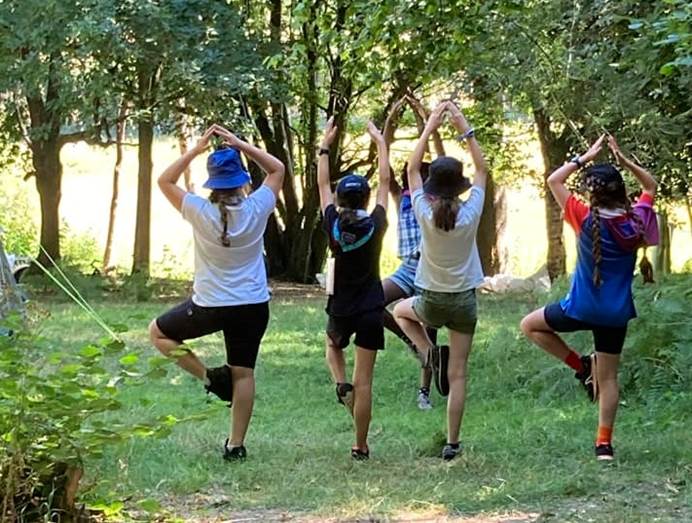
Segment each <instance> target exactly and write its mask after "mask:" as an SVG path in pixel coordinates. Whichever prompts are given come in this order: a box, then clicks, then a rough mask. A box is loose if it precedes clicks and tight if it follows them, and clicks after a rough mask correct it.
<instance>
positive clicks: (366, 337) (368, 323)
mask: <svg viewBox="0 0 692 523" xmlns="http://www.w3.org/2000/svg"><path fill="white" fill-rule="evenodd" d="M328 318H329V319H328V320H327V336H329V338H330V339H331V340H332V343H334V345H336V346H337V347H338V348H340V349H345V348H346V347H348V344H349V343H350V341H351V336H352V335H353V334H354V333H355V335H356V338H355V340H354V343H355V344H356V346H358V347H362V348H364V349H369V350H384V310H383V309H376V310H372V311H367V312H362V313H360V314H354V315H352V316H332V315H331V314H330V315H329V317H328Z"/></svg>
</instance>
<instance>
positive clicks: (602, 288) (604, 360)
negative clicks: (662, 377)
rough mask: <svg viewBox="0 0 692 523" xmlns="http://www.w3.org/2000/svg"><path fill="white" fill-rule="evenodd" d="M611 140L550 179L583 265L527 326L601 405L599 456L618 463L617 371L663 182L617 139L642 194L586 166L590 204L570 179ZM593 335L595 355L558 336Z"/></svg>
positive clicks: (608, 170)
mask: <svg viewBox="0 0 692 523" xmlns="http://www.w3.org/2000/svg"><path fill="white" fill-rule="evenodd" d="M604 140H605V135H604V136H601V137H600V138H599V139H598V140H597V141H596V142H595V143H594V144H593V145H592V146H591V148H590V149H589V150H588V151H587V152H586V153H585V154H583V155H581V156H577V157H575V158H574V159H572V160H571V161H570V162H569V163H567V164H565V165H563V166H562V167H560V168H559V169H557V170H556V171H555V172H553V173H552V174H551V175H550V177H549V178H548V186H549V187H550V190H551V192H552V194H553V196H554V198H555V200H556V201H557V202H558V204H559V205H560V207H561V208H562V209H563V211H564V217H565V221H566V222H567V223H568V224H570V226H571V227H572V228H573V229H574V231H575V233H576V235H577V266H576V269H575V272H574V275H573V277H572V282H571V286H570V290H569V293H568V294H567V296H565V297H564V298H563V299H562V300H560V301H559V302H557V303H552V304H550V305H546V306H545V307H542V308H540V309H538V310H536V311H534V312H532V313H530V314H529V315H527V316H526V317H525V318H524V319H523V320H522V321H521V329H522V331H523V332H524V334H526V336H527V337H528V338H529V339H531V341H533V342H534V343H535V344H536V345H538V346H539V347H541V348H542V349H543V350H545V351H546V352H548V353H549V354H552V355H553V356H555V357H557V358H559V359H561V360H562V361H564V362H565V363H566V364H567V365H568V366H569V367H571V368H572V369H574V370H575V371H576V374H575V377H576V378H577V379H578V380H579V381H580V382H581V383H582V385H583V386H584V388H585V389H586V391H587V394H588V395H589V397H590V399H591V400H592V401H598V406H599V421H598V432H597V435H596V446H595V452H596V457H597V459H599V460H612V459H613V447H612V442H611V441H612V432H613V424H614V422H615V414H616V412H617V407H618V400H619V391H618V382H617V372H618V366H619V362H620V354H621V352H622V348H623V345H624V341H625V336H626V334H627V324H628V322H629V321H630V320H631V319H632V318H634V317H636V311H635V308H634V301H633V299H632V279H633V276H634V267H635V262H636V258H637V249H638V248H639V247H642V246H645V245H655V244H656V243H658V228H657V224H656V214H655V212H654V210H653V201H654V195H655V193H656V181H655V180H654V178H653V176H651V174H649V172H647V171H646V170H645V169H643V168H642V167H640V166H639V165H637V164H636V163H634V162H632V161H631V160H629V159H628V158H626V157H625V156H624V155H623V154H622V152H621V151H620V148H619V146H618V144H617V142H616V141H615V139H614V138H613V137H612V136H609V137H608V145H609V147H610V149H611V151H612V153H613V154H614V156H615V159H616V160H617V162H618V164H620V165H624V167H625V168H627V169H628V170H629V171H630V172H631V173H632V174H633V175H634V176H635V178H636V179H637V180H638V181H639V183H640V185H641V187H642V193H641V196H640V197H639V199H638V201H637V203H636V204H635V205H634V206H632V205H631V204H630V200H629V198H628V196H627V191H626V187H625V182H624V180H623V178H622V175H621V174H620V172H619V171H618V169H617V168H616V167H615V166H614V165H611V164H596V165H591V166H590V167H588V168H586V169H585V170H584V173H583V182H584V185H585V187H586V189H587V191H588V195H589V198H590V202H589V203H590V205H586V204H585V203H583V202H581V201H580V200H579V199H577V197H576V196H575V195H574V194H572V193H571V192H570V191H569V190H568V189H567V187H566V186H565V183H566V181H567V178H568V177H569V176H570V175H571V174H572V173H574V172H576V171H577V170H579V169H581V168H582V167H583V166H584V164H586V163H589V162H591V161H592V160H594V159H595V158H596V156H597V155H598V153H599V152H600V150H601V148H602V145H603V141H604ZM650 267H651V266H650V264H649V263H648V260H646V257H644V258H643V259H642V263H641V264H640V270H641V272H642V275H643V276H644V277H645V281H647V280H648V281H652V280H651V274H650ZM582 330H590V331H591V332H592V334H593V339H594V346H595V354H592V355H590V356H582V355H580V354H579V353H577V352H575V351H574V350H572V349H571V348H570V347H569V346H568V345H567V344H566V343H565V341H564V340H563V339H562V338H561V337H560V336H559V335H558V334H557V333H558V332H574V331H582Z"/></svg>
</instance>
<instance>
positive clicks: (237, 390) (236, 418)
mask: <svg viewBox="0 0 692 523" xmlns="http://www.w3.org/2000/svg"><path fill="white" fill-rule="evenodd" d="M231 375H232V376H233V412H232V423H231V433H230V436H229V438H228V439H229V446H230V447H239V446H240V445H242V444H243V442H244V441H245V434H246V433H247V429H248V425H250V418H251V417H252V407H253V405H254V403H255V372H254V370H253V369H249V368H247V367H233V366H232V367H231Z"/></svg>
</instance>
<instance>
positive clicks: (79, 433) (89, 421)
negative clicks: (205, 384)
mask: <svg viewBox="0 0 692 523" xmlns="http://www.w3.org/2000/svg"><path fill="white" fill-rule="evenodd" d="M35 312H36V311H35ZM42 316H44V314H39V315H38V319H39V320H40V319H44V318H42ZM2 326H3V327H6V328H7V327H9V328H11V329H12V330H13V331H14V334H13V335H12V336H11V337H8V336H6V335H2V336H0V398H2V401H0V471H1V472H2V478H3V481H2V484H1V486H0V497H1V498H2V501H3V503H6V504H4V505H3V506H4V507H7V508H8V510H10V511H11V512H10V513H14V514H19V513H22V514H24V517H35V516H37V515H46V517H48V518H49V517H51V516H50V514H52V513H53V510H57V511H61V510H70V509H72V508H73V507H69V506H66V505H63V504H62V503H65V501H64V499H63V496H64V495H65V493H64V492H63V489H67V487H65V486H64V485H63V486H58V485H59V481H58V478H59V477H62V476H63V475H65V474H66V471H75V470H82V469H83V467H84V465H85V462H89V461H90V460H93V459H95V458H98V457H99V456H102V455H103V453H104V451H105V450H106V449H107V446H108V445H113V444H115V443H117V442H124V441H128V440H129V439H131V438H133V437H152V436H156V437H162V436H166V435H168V434H170V432H171V428H172V427H173V426H174V425H175V424H176V423H177V422H178V421H181V420H182V419H183V418H181V419H178V418H175V417H173V416H170V415H161V416H154V417H151V416H147V417H148V418H149V419H148V420H147V421H145V422H140V421H136V420H135V419H127V418H120V419H117V420H116V419H105V418H104V416H105V415H106V414H107V413H110V414H112V413H114V412H117V411H119V410H120V409H121V408H122V406H123V405H122V402H121V399H120V398H121V390H122V389H123V387H124V386H128V387H133V386H135V385H137V384H138V383H139V384H141V383H143V382H147V383H150V382H151V380H152V379H156V378H160V377H161V376H165V374H166V370H165V367H164V365H165V364H166V363H168V361H169V360H166V359H165V358H156V359H152V360H151V361H150V362H149V363H147V362H146V361H143V360H142V358H141V357H140V356H139V355H138V354H136V353H135V352H133V351H131V350H130V349H128V348H127V347H126V345H125V343H124V342H123V341H121V340H119V339H108V338H104V339H101V340H99V341H97V342H92V343H86V344H84V345H82V346H79V347H75V346H68V345H66V344H63V343H60V342H59V340H58V342H57V343H55V342H54V341H49V340H47V339H44V338H43V337H42V336H41V335H40V334H36V333H35V332H36V329H35V328H27V326H25V325H22V324H21V323H20V322H19V321H18V320H16V319H10V320H7V321H6V322H4V323H3V325H2ZM112 328H113V329H114V330H116V331H118V332H123V331H126V330H127V327H126V326H125V325H122V324H117V325H113V326H112ZM195 419H197V418H195ZM80 475H81V474H80ZM59 500H62V501H59ZM53 502H55V504H56V505H53V504H52V503H53Z"/></svg>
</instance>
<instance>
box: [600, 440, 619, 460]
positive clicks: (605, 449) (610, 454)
mask: <svg viewBox="0 0 692 523" xmlns="http://www.w3.org/2000/svg"><path fill="white" fill-rule="evenodd" d="M595 451H596V459H597V460H598V461H613V459H614V458H615V452H614V451H613V446H612V445H611V444H610V443H603V444H601V445H596V448H595Z"/></svg>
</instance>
